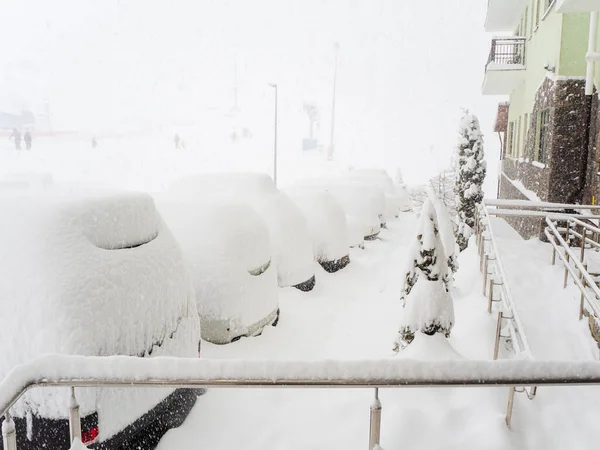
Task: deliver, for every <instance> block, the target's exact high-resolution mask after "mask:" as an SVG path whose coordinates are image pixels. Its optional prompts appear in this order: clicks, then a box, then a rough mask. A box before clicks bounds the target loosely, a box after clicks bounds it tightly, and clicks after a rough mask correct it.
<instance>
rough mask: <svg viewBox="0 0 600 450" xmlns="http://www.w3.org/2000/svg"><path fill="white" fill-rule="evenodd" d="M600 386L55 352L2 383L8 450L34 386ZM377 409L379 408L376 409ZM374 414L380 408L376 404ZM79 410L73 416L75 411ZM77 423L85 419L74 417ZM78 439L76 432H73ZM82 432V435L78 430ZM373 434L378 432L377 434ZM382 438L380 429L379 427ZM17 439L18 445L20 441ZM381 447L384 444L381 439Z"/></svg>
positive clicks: (592, 368) (383, 368) (533, 373)
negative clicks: (20, 404) (18, 410)
mask: <svg viewBox="0 0 600 450" xmlns="http://www.w3.org/2000/svg"><path fill="white" fill-rule="evenodd" d="M567 384H571V385H590V384H600V362H572V361H566V362H540V361H531V360H503V361H472V360H455V361H435V362H431V361H416V360H405V359H397V358H389V359H380V360H354V361H340V360H325V361H310V362H307V361H260V360H252V361H242V360H208V359H196V358H168V357H156V358H136V357H127V356H112V357H84V356H66V355H48V356H44V357H41V358H38V359H35V360H33V361H31V362H29V363H26V364H23V365H20V366H17V367H15V368H14V369H13V370H12V371H11V372H10V373H9V374H8V376H7V377H6V378H5V379H4V380H3V381H2V383H0V414H1V415H4V416H5V418H6V420H5V425H4V426H3V431H4V432H3V438H4V443H5V449H6V450H14V449H15V448H16V447H11V442H12V438H14V436H15V435H14V426H13V422H12V419H11V418H10V414H9V410H10V408H11V406H12V405H14V404H15V403H16V401H17V400H18V399H19V398H20V397H21V396H22V395H23V394H24V393H25V392H26V391H27V390H29V389H32V388H34V387H57V386H64V387H66V388H69V395H71V396H72V398H71V402H70V404H71V407H72V408H74V407H76V406H77V402H76V400H75V396H74V389H73V388H75V387H121V388H132V387H180V388H197V387H227V388H231V387H263V388H298V387H308V388H319V387H323V388H335V387H341V388H400V387H423V386H427V387H465V386H510V387H511V389H512V386H515V385H516V386H537V385H556V386H565V385H567ZM375 406H376V405H375ZM371 408H372V410H373V406H372V407H371ZM71 412H73V411H71ZM69 417H70V419H71V421H73V420H75V421H76V420H78V419H79V416H78V414H70V415H69ZM71 430H72V436H71V441H72V440H73V439H74V438H75V437H79V436H77V434H73V433H76V430H77V427H73V426H72V427H71ZM73 430H75V431H73ZM373 431H374V430H373V429H371V432H373ZM376 431H377V433H378V431H379V430H378V429H377V430H376ZM15 442H16V441H15ZM377 443H378V442H377Z"/></svg>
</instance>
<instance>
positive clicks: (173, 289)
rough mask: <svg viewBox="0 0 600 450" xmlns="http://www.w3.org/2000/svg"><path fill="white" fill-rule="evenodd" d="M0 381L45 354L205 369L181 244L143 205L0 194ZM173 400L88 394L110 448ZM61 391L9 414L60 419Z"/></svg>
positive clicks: (103, 195)
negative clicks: (156, 359)
mask: <svg viewBox="0 0 600 450" xmlns="http://www.w3.org/2000/svg"><path fill="white" fill-rule="evenodd" d="M0 211H2V214H0V251H1V252H2V254H3V255H10V256H9V257H8V256H5V257H4V258H2V264H1V272H2V276H0V310H1V311H2V313H1V314H0V342H2V343H3V346H2V350H1V351H0V379H2V378H3V377H4V376H5V375H6V374H7V373H8V371H9V370H11V369H12V368H13V367H15V366H16V365H18V364H21V363H23V362H26V361H29V360H31V359H33V358H35V357H37V356H41V355H43V354H67V355H84V356H108V355H130V356H159V355H160V356H180V357H197V355H198V343H199V340H200V329H199V328H200V322H199V320H198V312H197V310H196V302H195V301H194V300H195V299H194V288H193V284H192V280H191V278H190V275H189V272H188V270H187V267H186V264H185V262H184V259H183V255H182V253H181V250H180V248H179V246H178V245H177V243H176V241H175V238H174V237H173V235H172V234H171V232H170V230H169V229H168V228H167V227H166V225H165V224H164V222H163V220H162V218H161V217H160V215H159V214H158V212H157V211H156V208H155V206H154V202H153V201H152V199H151V198H150V197H149V196H148V195H145V194H141V193H134V192H119V191H108V192H100V191H98V192H96V191H84V190H82V189H78V190H76V191H69V190H61V189H57V188H54V189H47V190H42V191H37V192H33V191H11V192H3V191H1V190H0ZM171 392H172V389H170V388H168V389H129V390H120V389H113V388H102V389H81V390H79V392H78V395H77V396H78V399H79V401H80V404H81V412H82V414H83V415H87V414H89V413H91V412H93V411H97V412H98V425H99V429H100V439H101V440H105V439H107V438H108V437H110V436H112V435H114V434H115V433H117V432H118V431H120V430H122V429H123V428H124V427H125V426H127V425H129V424H130V423H131V422H133V421H134V420H135V419H137V418H139V417H140V416H142V415H143V414H145V413H146V412H147V411H149V410H150V409H151V408H153V407H154V406H155V405H156V404H157V403H158V402H160V401H161V400H162V399H163V398H165V397H166V396H167V395H169V394H170V393H171ZM67 407H68V399H67V396H66V395H65V392H64V390H62V389H53V388H48V389H33V390H31V391H28V392H27V393H26V394H25V395H24V396H23V397H22V398H21V399H20V400H19V402H18V403H17V404H16V405H15V407H13V409H12V412H13V414H14V415H15V416H17V417H24V416H27V415H28V413H29V412H31V413H32V414H34V415H36V414H37V415H41V416H43V417H49V418H61V417H62V418H64V417H65V414H66V412H67V411H68V408H67Z"/></svg>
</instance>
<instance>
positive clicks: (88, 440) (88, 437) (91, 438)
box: [81, 427, 98, 445]
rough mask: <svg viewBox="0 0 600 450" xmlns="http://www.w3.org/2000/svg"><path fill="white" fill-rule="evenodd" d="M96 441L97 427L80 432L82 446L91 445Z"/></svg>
mask: <svg viewBox="0 0 600 450" xmlns="http://www.w3.org/2000/svg"><path fill="white" fill-rule="evenodd" d="M96 439H98V427H94V428H90V429H89V430H88V431H82V432H81V442H83V444H84V445H87V444H92V443H94V442H95V441H96Z"/></svg>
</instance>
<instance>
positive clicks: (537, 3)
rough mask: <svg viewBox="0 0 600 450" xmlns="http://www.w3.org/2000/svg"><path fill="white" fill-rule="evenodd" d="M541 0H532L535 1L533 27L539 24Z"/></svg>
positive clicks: (536, 27)
mask: <svg viewBox="0 0 600 450" xmlns="http://www.w3.org/2000/svg"><path fill="white" fill-rule="evenodd" d="M541 1H542V0H534V3H535V29H536V30H537V29H538V27H539V26H540V2H541Z"/></svg>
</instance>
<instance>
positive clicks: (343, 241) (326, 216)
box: [285, 188, 362, 273]
mask: <svg viewBox="0 0 600 450" xmlns="http://www.w3.org/2000/svg"><path fill="white" fill-rule="evenodd" d="M285 193H286V194H287V195H288V196H289V197H290V198H291V199H292V200H293V201H294V203H295V204H296V205H297V206H298V207H299V208H300V209H301V210H302V212H303V213H304V216H305V217H306V219H307V220H308V227H309V229H310V234H311V236H312V239H313V249H314V255H315V258H316V260H317V262H318V263H319V264H321V266H322V267H323V268H324V269H325V270H326V271H327V272H330V273H332V272H337V271H338V270H340V269H343V268H344V267H346V266H347V265H348V264H349V263H350V255H349V253H348V250H349V247H350V241H349V237H348V234H349V232H348V224H347V223H346V212H345V211H344V208H342V206H341V205H340V204H339V202H338V201H337V200H336V199H335V198H334V197H333V196H332V195H331V194H329V193H327V192H321V191H318V190H314V189H300V188H296V189H288V190H285ZM360 239H361V242H362V236H361V237H360Z"/></svg>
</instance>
